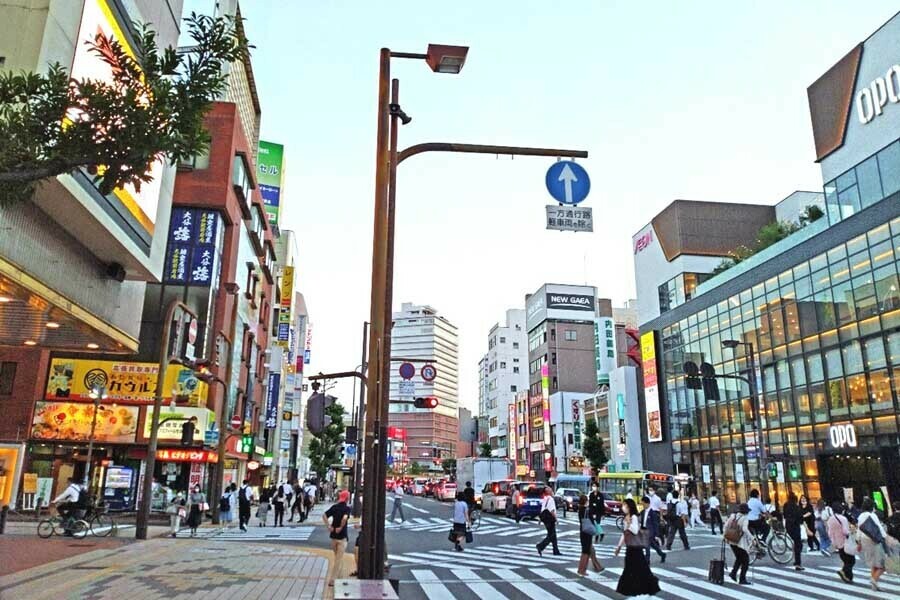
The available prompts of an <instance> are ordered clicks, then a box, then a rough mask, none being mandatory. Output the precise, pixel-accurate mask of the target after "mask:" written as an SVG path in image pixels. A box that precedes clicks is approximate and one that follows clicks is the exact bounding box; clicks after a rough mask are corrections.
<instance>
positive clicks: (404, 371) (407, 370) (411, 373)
mask: <svg viewBox="0 0 900 600" xmlns="http://www.w3.org/2000/svg"><path fill="white" fill-rule="evenodd" d="M399 371H400V377H402V378H403V379H412V378H413V377H415V375H416V368H415V367H414V366H413V364H412V363H408V362H405V363H403V364H402V365H400V369H399Z"/></svg>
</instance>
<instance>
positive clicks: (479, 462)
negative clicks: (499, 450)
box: [456, 458, 513, 506]
mask: <svg viewBox="0 0 900 600" xmlns="http://www.w3.org/2000/svg"><path fill="white" fill-rule="evenodd" d="M512 478H513V476H512V462H511V461H510V460H509V459H506V458H458V459H456V483H457V484H458V487H457V489H458V490H459V491H462V490H464V489H465V487H466V482H467V481H471V482H472V487H473V488H475V500H476V502H478V505H479V506H480V505H481V493H482V491H483V490H484V486H485V485H486V484H488V483H490V482H491V481H502V480H504V479H512Z"/></svg>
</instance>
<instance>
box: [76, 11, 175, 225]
mask: <svg viewBox="0 0 900 600" xmlns="http://www.w3.org/2000/svg"><path fill="white" fill-rule="evenodd" d="M111 4H112V2H111V0H86V2H85V3H84V9H83V11H82V13H81V23H80V25H79V28H78V38H77V40H76V41H75V44H74V47H75V55H74V57H73V58H72V69H71V71H70V76H71V78H72V79H92V80H95V81H101V82H103V83H107V84H108V83H112V80H113V72H112V67H111V66H110V65H109V64H108V63H107V62H106V61H105V60H104V59H103V57H102V56H101V55H100V54H99V53H97V52H95V51H94V50H93V49H92V48H91V47H90V46H89V45H88V43H89V42H93V41H95V40H96V39H97V35H98V34H99V33H103V35H105V36H106V37H107V38H109V39H111V40H115V41H117V42H118V43H119V44H120V45H121V46H122V49H123V50H125V52H126V53H127V54H128V55H129V56H131V57H132V58H134V57H135V54H134V50H133V49H132V48H131V46H130V45H129V43H128V37H127V36H125V35H124V34H123V32H122V28H121V27H120V25H119V22H118V21H117V20H116V17H115V14H114V12H113V10H114V9H113V7H112V6H111ZM138 64H140V63H138ZM66 118H67V119H69V120H76V119H78V118H79V116H78V110H77V109H75V108H71V109H69V111H68V112H67V114H66ZM148 171H149V172H150V175H151V178H150V180H149V181H146V182H144V183H143V184H141V189H140V191H138V190H137V189H135V187H134V186H131V185H128V186H125V187H124V188H117V189H115V190H113V193H112V194H111V195H112V196H113V197H115V198H116V199H117V200H118V201H119V205H118V207H117V208H118V210H119V212H120V213H121V214H122V215H123V216H125V217H126V218H128V220H130V221H133V222H135V223H136V224H137V225H138V226H139V227H140V228H141V229H143V230H144V232H146V233H147V234H148V235H149V236H150V237H152V236H153V232H154V229H155V227H156V210H157V207H158V205H159V194H160V184H161V180H162V172H163V157H162V156H160V157H159V158H158V159H157V160H155V161H153V163H151V164H150V168H149V169H148Z"/></svg>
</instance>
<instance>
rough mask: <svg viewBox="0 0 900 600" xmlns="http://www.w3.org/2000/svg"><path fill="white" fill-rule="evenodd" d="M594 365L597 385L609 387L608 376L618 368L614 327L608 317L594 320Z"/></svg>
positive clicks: (613, 323)
mask: <svg viewBox="0 0 900 600" xmlns="http://www.w3.org/2000/svg"><path fill="white" fill-rule="evenodd" d="M594 364H595V367H596V370H597V385H609V374H610V373H612V372H613V371H614V370H615V369H616V367H617V366H618V363H617V361H616V325H615V322H614V321H613V320H612V319H611V318H609V317H600V318H598V319H595V320H594Z"/></svg>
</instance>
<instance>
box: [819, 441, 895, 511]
mask: <svg viewBox="0 0 900 600" xmlns="http://www.w3.org/2000/svg"><path fill="white" fill-rule="evenodd" d="M818 463H819V481H820V484H821V486H822V497H823V498H825V499H826V500H827V501H829V502H830V501H833V500H844V499H845V498H846V497H847V493H846V492H845V490H852V491H851V492H849V493H850V494H852V498H853V501H854V503H855V504H856V505H857V506H858V505H859V504H860V502H862V499H863V498H865V497H870V498H874V497H875V494H880V493H882V488H887V491H888V494H889V495H890V500H891V501H893V500H900V482H898V480H897V477H898V475H897V474H898V473H900V457H898V454H897V449H896V448H881V449H880V450H879V451H874V452H859V453H841V454H823V455H820V456H819V457H818Z"/></svg>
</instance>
